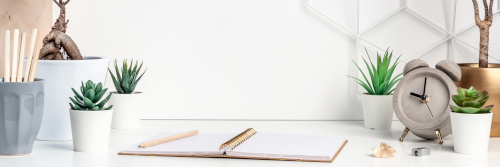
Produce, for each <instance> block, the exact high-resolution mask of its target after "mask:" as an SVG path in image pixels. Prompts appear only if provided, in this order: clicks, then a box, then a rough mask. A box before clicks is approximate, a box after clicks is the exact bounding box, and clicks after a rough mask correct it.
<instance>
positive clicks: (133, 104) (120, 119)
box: [109, 92, 143, 129]
mask: <svg viewBox="0 0 500 167" xmlns="http://www.w3.org/2000/svg"><path fill="white" fill-rule="evenodd" d="M112 93H113V95H112V96H113V98H111V99H109V104H110V105H113V110H114V112H113V122H112V124H111V128H113V129H133V128H137V127H138V126H139V123H140V120H141V118H140V112H141V111H142V110H141V108H143V106H142V105H143V103H141V102H140V101H141V99H142V98H143V97H142V92H133V93H132V94H118V93H117V92H112Z"/></svg>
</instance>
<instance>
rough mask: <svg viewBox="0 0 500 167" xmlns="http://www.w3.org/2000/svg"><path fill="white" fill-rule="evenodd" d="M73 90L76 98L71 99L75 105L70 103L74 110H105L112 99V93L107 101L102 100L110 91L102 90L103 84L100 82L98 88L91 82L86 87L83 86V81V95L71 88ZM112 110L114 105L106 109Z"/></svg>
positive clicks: (81, 89) (81, 88)
mask: <svg viewBox="0 0 500 167" xmlns="http://www.w3.org/2000/svg"><path fill="white" fill-rule="evenodd" d="M71 90H73V93H75V96H74V98H73V97H69V99H70V100H71V102H73V104H74V105H73V104H71V103H69V106H71V109H73V110H92V111H97V110H103V108H104V105H105V104H106V102H108V100H109V99H110V98H111V93H110V94H109V95H108V96H107V97H106V98H105V99H103V100H101V98H102V97H103V96H104V94H105V93H106V91H107V90H108V89H107V88H106V89H102V83H100V82H99V83H98V84H97V86H96V85H95V84H94V82H92V81H91V80H89V81H87V83H86V84H85V85H83V81H82V86H81V87H80V92H81V93H82V94H80V93H78V92H77V91H76V90H75V89H74V88H71ZM99 101H100V102H99ZM111 108H113V105H111V106H109V107H106V108H104V110H110V109H111Z"/></svg>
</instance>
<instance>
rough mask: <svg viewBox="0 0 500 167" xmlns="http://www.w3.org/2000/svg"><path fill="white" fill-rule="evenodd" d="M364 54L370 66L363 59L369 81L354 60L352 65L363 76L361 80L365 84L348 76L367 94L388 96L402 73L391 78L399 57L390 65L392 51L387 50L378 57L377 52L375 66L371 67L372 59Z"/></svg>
mask: <svg viewBox="0 0 500 167" xmlns="http://www.w3.org/2000/svg"><path fill="white" fill-rule="evenodd" d="M365 51H366V54H367V55H368V59H369V60H370V65H369V64H368V62H367V61H366V59H365V58H364V57H363V61H364V63H365V65H366V68H367V69H368V73H369V74H370V75H369V76H370V80H368V78H366V75H365V73H364V72H363V71H362V70H361V68H360V67H359V66H358V63H356V62H355V61H354V60H353V61H352V62H354V64H356V67H358V70H359V71H360V72H361V74H362V75H363V78H364V80H365V81H366V82H364V81H362V80H360V79H358V78H355V77H352V76H349V77H351V78H353V79H355V80H356V82H357V83H358V84H359V85H361V86H363V88H365V89H366V91H368V93H369V94H371V95H389V94H391V93H392V92H393V91H394V89H392V87H393V86H394V85H395V84H396V83H398V82H399V80H401V75H402V74H403V73H400V74H398V75H396V76H395V77H394V78H392V74H393V73H394V69H396V66H397V65H398V63H399V62H398V60H399V57H401V56H399V57H398V58H397V59H396V61H395V62H394V63H393V64H392V65H391V60H392V51H391V53H389V48H388V49H387V50H386V51H385V53H384V56H383V57H382V55H380V54H379V53H378V52H377V66H375V65H373V62H372V59H371V58H370V55H369V54H368V51H367V50H366V48H365Z"/></svg>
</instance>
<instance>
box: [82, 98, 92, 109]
mask: <svg viewBox="0 0 500 167" xmlns="http://www.w3.org/2000/svg"><path fill="white" fill-rule="evenodd" d="M83 105H85V108H94V103H92V100H90V99H89V98H87V97H84V98H83Z"/></svg>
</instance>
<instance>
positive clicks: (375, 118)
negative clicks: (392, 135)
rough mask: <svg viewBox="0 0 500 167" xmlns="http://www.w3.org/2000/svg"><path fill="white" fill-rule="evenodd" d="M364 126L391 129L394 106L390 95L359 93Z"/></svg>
mask: <svg viewBox="0 0 500 167" xmlns="http://www.w3.org/2000/svg"><path fill="white" fill-rule="evenodd" d="M361 101H362V103H363V117H364V121H365V127H366V128H369V129H375V130H383V129H391V126H392V116H393V113H394V108H393V107H392V95H370V94H361Z"/></svg>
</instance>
